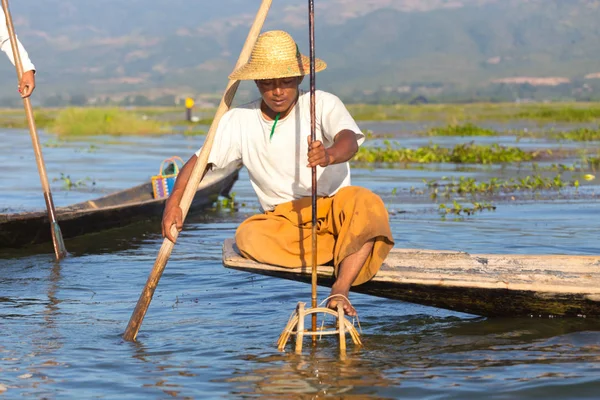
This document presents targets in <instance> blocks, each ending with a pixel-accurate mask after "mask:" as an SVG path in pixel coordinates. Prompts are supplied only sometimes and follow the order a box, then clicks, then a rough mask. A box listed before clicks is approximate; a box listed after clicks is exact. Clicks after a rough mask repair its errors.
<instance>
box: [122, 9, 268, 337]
mask: <svg viewBox="0 0 600 400" xmlns="http://www.w3.org/2000/svg"><path fill="white" fill-rule="evenodd" d="M271 3H272V0H262V3H261V5H260V8H259V9H258V12H257V13H256V17H255V18H254V23H253V24H252V27H251V28H250V32H249V33H248V37H247V38H246V42H245V44H244V47H243V48H242V51H241V53H240V56H239V58H238V61H237V63H236V65H235V68H236V69H237V68H239V67H241V66H242V65H243V64H245V63H246V62H247V61H248V59H249V58H250V54H251V53H252V49H253V47H254V44H255V43H256V40H257V38H258V36H259V35H260V31H261V29H262V26H263V24H264V22H265V19H266V17H267V14H268V12H269V8H270V7H271ZM239 83H240V82H239V81H238V80H230V81H229V83H228V84H227V87H226V89H225V93H224V94H223V98H222V99H221V103H220V104H219V107H218V109H217V112H216V113H215V117H214V119H213V122H212V124H211V126H210V129H209V131H208V134H207V135H206V140H205V142H204V146H202V150H201V151H200V155H199V156H198V159H197V160H196V164H195V165H194V169H193V170H192V173H191V176H190V179H189V181H188V184H187V186H186V188H185V190H184V192H183V197H182V198H181V203H180V204H179V206H180V207H181V210H182V212H183V219H184V220H185V217H186V215H187V212H188V210H189V208H190V205H191V203H192V200H193V198H194V195H195V193H196V189H197V188H198V185H199V184H200V181H201V180H202V174H203V173H204V171H205V170H206V165H207V164H208V156H209V155H210V150H211V148H212V144H213V142H214V137H215V133H216V130H217V126H218V124H219V121H220V120H221V117H222V116H223V115H224V114H225V112H227V111H228V110H229V108H230V107H231V102H232V101H233V97H234V96H235V92H236V91H237V88H238V86H239ZM171 233H172V235H173V237H175V239H177V236H178V235H179V232H178V231H177V228H176V227H175V226H174V225H173V226H172V229H171ZM173 246H174V244H173V243H172V242H171V241H170V240H169V239H166V238H165V239H164V240H163V244H162V246H161V248H160V251H159V253H158V256H157V258H156V261H155V263H154V267H153V268H152V271H151V273H150V276H148V280H147V282H146V285H145V287H144V289H143V291H142V293H141V295H140V298H139V300H138V302H137V305H136V307H135V310H134V311H133V314H132V315H131V318H130V320H129V324H128V325H127V329H126V330H125V333H124V334H123V338H124V339H125V340H128V341H134V340H135V338H136V337H137V334H138V331H139V329H140V326H141V324H142V321H143V319H144V316H145V315H146V311H148V306H149V305H150V302H151V301H152V296H153V295H154V291H155V290H156V286H158V281H159V280H160V277H161V276H162V273H163V271H164V269H165V266H166V265H167V262H168V261H169V257H170V255H171V251H172V250H173Z"/></svg>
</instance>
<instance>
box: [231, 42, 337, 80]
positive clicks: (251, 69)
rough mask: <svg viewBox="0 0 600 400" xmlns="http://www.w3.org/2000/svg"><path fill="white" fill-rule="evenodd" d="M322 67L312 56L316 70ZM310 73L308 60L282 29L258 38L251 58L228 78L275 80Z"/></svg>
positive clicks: (321, 61)
mask: <svg viewBox="0 0 600 400" xmlns="http://www.w3.org/2000/svg"><path fill="white" fill-rule="evenodd" d="M325 68H327V64H326V63H325V62H324V61H323V60H319V59H318V58H317V59H315V71H316V72H319V71H323V70H324V69H325ZM309 73H310V60H309V59H308V57H306V56H304V55H302V54H300V50H298V46H297V45H296V42H294V39H292V37H291V36H290V35H289V34H288V33H287V32H284V31H269V32H265V33H263V34H262V35H260V36H259V37H258V39H257V41H256V44H255V45H254V49H252V55H251V56H250V61H248V62H247V63H246V64H245V65H243V66H241V67H240V68H238V69H236V70H235V71H233V73H232V74H231V75H229V79H238V80H243V79H276V78H288V77H291V76H303V75H308V74H309Z"/></svg>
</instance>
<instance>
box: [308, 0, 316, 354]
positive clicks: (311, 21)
mask: <svg viewBox="0 0 600 400" xmlns="http://www.w3.org/2000/svg"><path fill="white" fill-rule="evenodd" d="M308 31H309V49H310V54H309V58H310V139H311V142H314V141H315V140H317V128H316V120H315V107H316V105H315V104H316V101H315V75H316V71H315V2H314V0H308ZM311 172H312V191H311V192H312V193H311V194H312V279H311V284H312V296H311V307H312V308H317V167H312V171H311ZM311 321H312V330H313V332H315V331H316V330H317V314H312V320H311ZM312 338H313V343H315V342H316V340H317V337H316V336H313V337H312Z"/></svg>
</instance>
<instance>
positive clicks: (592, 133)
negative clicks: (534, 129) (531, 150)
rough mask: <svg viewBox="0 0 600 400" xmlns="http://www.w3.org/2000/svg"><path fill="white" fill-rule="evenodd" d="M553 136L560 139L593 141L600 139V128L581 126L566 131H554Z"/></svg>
mask: <svg viewBox="0 0 600 400" xmlns="http://www.w3.org/2000/svg"><path fill="white" fill-rule="evenodd" d="M551 137H553V138H555V139H558V140H573V141H578V142H591V141H594V140H600V129H598V128H596V129H590V128H579V129H574V130H572V131H566V132H553V133H551Z"/></svg>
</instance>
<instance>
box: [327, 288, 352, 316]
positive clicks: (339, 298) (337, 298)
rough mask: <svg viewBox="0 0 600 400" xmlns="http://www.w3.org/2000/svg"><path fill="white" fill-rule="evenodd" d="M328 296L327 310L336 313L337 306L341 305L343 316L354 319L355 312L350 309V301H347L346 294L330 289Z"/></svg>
mask: <svg viewBox="0 0 600 400" xmlns="http://www.w3.org/2000/svg"><path fill="white" fill-rule="evenodd" d="M329 296H330V297H331V299H329V302H328V303H327V307H328V308H331V309H332V310H335V311H337V306H338V304H341V305H342V307H343V308H344V314H346V315H347V316H349V317H356V310H355V309H354V307H352V304H350V300H348V292H345V293H340V292H336V291H335V290H334V289H332V290H331V294H330V295H329Z"/></svg>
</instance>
